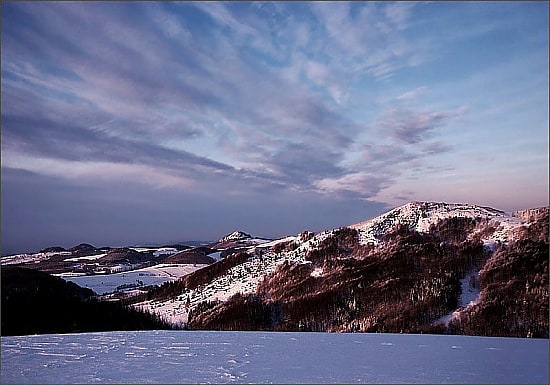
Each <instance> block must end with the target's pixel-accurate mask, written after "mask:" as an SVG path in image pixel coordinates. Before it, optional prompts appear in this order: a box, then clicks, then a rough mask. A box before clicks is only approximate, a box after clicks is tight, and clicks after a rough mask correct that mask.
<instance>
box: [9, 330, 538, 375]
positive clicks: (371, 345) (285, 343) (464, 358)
mask: <svg viewBox="0 0 550 385" xmlns="http://www.w3.org/2000/svg"><path fill="white" fill-rule="evenodd" d="M1 341H2V369H1V373H0V382H1V383H2V384H9V383H18V384H23V383H40V384H45V383H56V384H62V383H127V384H130V383H136V384H137V383H231V382H234V383H348V384H354V383H462V384H465V383H516V384H528V383H542V384H547V383H548V380H549V379H548V348H549V343H548V340H545V339H520V338H490V337H472V336H443V335H412V334H338V333H269V332H199V331H139V332H103V333H82V334H51V335H35V336H22V337H2V338H1Z"/></svg>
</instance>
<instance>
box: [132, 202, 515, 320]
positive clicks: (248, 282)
mask: <svg viewBox="0 0 550 385" xmlns="http://www.w3.org/2000/svg"><path fill="white" fill-rule="evenodd" d="M451 217H467V218H474V219H480V218H481V219H487V220H488V221H490V223H492V224H494V225H495V228H496V231H495V232H493V233H491V234H489V235H487V236H486V237H485V238H484V239H483V241H484V242H485V244H486V245H487V246H488V247H491V246H492V245H493V244H494V243H495V242H506V241H507V240H508V239H509V238H510V237H511V236H512V234H513V231H514V230H515V229H517V228H518V227H519V226H522V225H524V224H525V222H524V221H523V220H522V219H520V218H517V217H512V216H510V215H507V214H505V213H504V212H502V211H499V210H495V209H492V208H487V207H480V206H475V205H467V204H448V203H436V202H411V203H408V204H406V205H404V206H401V207H397V208H395V209H393V210H391V211H389V212H387V213H385V214H382V215H380V216H378V217H376V218H373V219H370V220H368V221H365V222H360V223H357V224H354V225H350V226H348V227H350V228H354V229H356V230H357V231H358V233H359V241H360V243H362V244H367V243H369V242H372V243H374V244H375V245H376V244H378V243H379V239H380V237H381V236H383V235H384V234H385V233H387V232H388V231H390V230H391V229H393V228H394V227H395V226H396V225H397V224H404V225H407V226H409V227H410V228H411V229H413V230H416V231H419V232H427V231H429V228H430V225H432V224H436V223H437V222H439V221H441V220H443V219H445V218H451ZM335 230H336V229H334V230H326V231H322V232H319V233H317V234H315V235H314V236H313V237H308V236H305V235H304V234H305V233H304V234H298V235H296V236H288V237H285V238H281V239H278V240H274V241H269V242H268V241H264V242H263V243H261V244H258V245H255V246H254V245H251V246H249V247H248V248H247V249H245V251H246V252H248V253H249V254H251V255H252V256H251V257H250V258H249V259H248V260H247V261H246V262H245V263H243V264H240V265H238V266H235V267H233V268H231V269H230V270H229V271H228V272H227V274H225V275H223V276H221V277H218V278H216V279H214V280H213V281H211V282H210V283H208V284H207V285H204V286H201V287H199V288H197V289H194V290H190V291H188V292H186V293H182V294H181V295H179V296H177V297H175V298H172V299H169V300H164V301H147V302H143V303H139V304H137V305H136V306H137V307H138V308H141V309H143V310H147V311H152V312H155V313H157V314H159V315H160V316H161V317H163V318H164V319H165V320H167V321H169V322H172V323H175V324H185V323H186V322H187V316H188V314H189V311H190V310H191V309H192V308H193V307H195V306H196V305H198V304H199V303H200V302H202V301H216V300H220V301H226V300H227V299H228V298H229V297H231V296H232V295H234V294H236V293H241V294H250V293H255V292H256V290H257V288H258V285H259V283H260V281H261V279H262V278H263V277H264V276H265V275H268V274H270V273H272V272H273V271H274V270H275V269H276V268H277V266H279V265H280V264H282V263H284V262H285V261H288V262H291V263H294V264H304V263H310V262H309V261H307V260H306V259H305V257H306V255H307V253H308V252H309V251H310V250H312V249H314V248H316V247H317V246H318V245H319V244H320V243H321V242H322V241H323V240H324V239H325V238H327V237H329V236H330V235H331V234H332V233H333V232H334V231H335ZM243 234H244V235H243ZM242 237H245V238H246V237H249V235H248V234H245V233H242V232H239V231H235V232H233V233H231V234H229V235H228V236H226V237H224V238H222V240H223V239H228V238H235V239H237V238H242ZM288 243H294V244H295V248H294V249H293V250H284V251H279V252H275V251H274V250H273V249H274V248H275V247H276V246H277V245H281V244H288ZM260 250H261V253H260ZM475 273H477V272H475ZM312 274H313V276H320V275H322V274H323V271H322V270H321V269H319V268H317V269H316V270H314V271H313V273H312ZM478 294H479V292H476V293H475V295H474V296H475V297H476V298H477V295H478ZM470 300H475V298H471V299H469V300H468V301H467V303H469V302H470ZM188 302H189V306H187V304H188ZM467 303H466V304H467Z"/></svg>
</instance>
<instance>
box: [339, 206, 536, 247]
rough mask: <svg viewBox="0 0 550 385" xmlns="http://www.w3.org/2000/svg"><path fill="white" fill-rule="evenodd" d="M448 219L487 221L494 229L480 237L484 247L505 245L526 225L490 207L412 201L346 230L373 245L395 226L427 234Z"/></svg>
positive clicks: (520, 220)
mask: <svg viewBox="0 0 550 385" xmlns="http://www.w3.org/2000/svg"><path fill="white" fill-rule="evenodd" d="M448 218H471V219H474V220H478V221H479V220H483V221H485V222H489V221H490V222H491V223H492V224H493V225H495V226H496V229H495V231H494V232H492V233H489V234H486V235H485V236H484V239H483V241H484V243H486V244H493V243H495V242H506V241H507V240H508V238H510V237H513V232H514V230H515V229H516V228H518V227H520V226H523V225H524V224H525V223H526V222H527V221H525V220H524V219H522V218H520V217H517V216H513V215H509V214H506V213H505V212H503V211H500V210H496V209H493V208H490V207H482V206H476V205H469V204H462V203H442V202H419V201H415V202H410V203H407V204H405V205H403V206H400V207H397V208H395V209H393V210H391V211H389V212H387V213H385V214H382V215H380V216H378V217H376V218H373V219H370V220H367V221H364V222H360V223H356V224H353V225H350V226H348V227H350V228H352V229H356V230H357V231H358V232H359V234H360V242H361V243H363V244H365V243H368V242H373V243H375V244H376V243H378V242H379V240H380V239H381V238H382V236H383V235H384V234H386V233H387V232H388V231H390V230H391V229H393V228H395V226H396V225H398V224H402V225H405V226H407V227H408V228H409V229H411V230H414V231H417V232H421V233H427V232H429V230H430V226H432V225H436V224H438V223H439V222H440V221H441V220H444V219H448Z"/></svg>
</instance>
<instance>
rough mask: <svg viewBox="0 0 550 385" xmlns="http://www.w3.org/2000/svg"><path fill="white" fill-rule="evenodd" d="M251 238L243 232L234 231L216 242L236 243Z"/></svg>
mask: <svg viewBox="0 0 550 385" xmlns="http://www.w3.org/2000/svg"><path fill="white" fill-rule="evenodd" d="M250 238H252V236H251V235H250V234H247V233H245V232H244V231H240V230H235V231H233V232H232V233H231V234H227V235H226V236H224V237H223V238H220V240H219V241H218V242H227V241H238V240H241V239H250Z"/></svg>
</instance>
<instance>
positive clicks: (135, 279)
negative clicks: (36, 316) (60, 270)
mask: <svg viewBox="0 0 550 385" xmlns="http://www.w3.org/2000/svg"><path fill="white" fill-rule="evenodd" d="M205 266H208V265H202V264H199V265H193V264H179V265H178V264H160V265H155V266H151V267H144V268H142V269H137V270H132V271H125V272H121V273H114V274H98V275H80V276H72V275H68V274H56V275H57V276H59V277H61V278H63V279H65V280H66V281H71V282H74V283H76V284H77V285H79V286H81V287H86V288H89V289H92V290H93V291H95V292H96V293H97V294H100V295H101V294H106V293H111V292H113V291H115V290H116V289H117V287H119V286H121V285H128V286H129V285H135V286H136V287H138V286H148V285H160V284H162V283H164V282H168V281H174V280H176V279H178V278H180V277H183V276H184V275H187V274H190V273H192V272H193V271H195V270H198V269H201V268H203V267H205ZM140 282H141V284H140Z"/></svg>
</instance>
